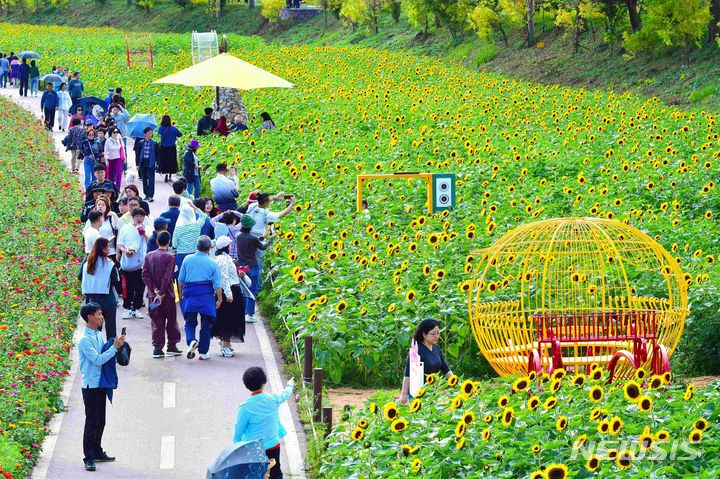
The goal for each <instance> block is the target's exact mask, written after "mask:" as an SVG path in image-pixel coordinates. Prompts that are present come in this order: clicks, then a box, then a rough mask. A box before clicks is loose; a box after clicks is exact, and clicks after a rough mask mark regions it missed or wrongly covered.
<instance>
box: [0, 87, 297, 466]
mask: <svg viewBox="0 0 720 479" xmlns="http://www.w3.org/2000/svg"><path fill="white" fill-rule="evenodd" d="M0 94H3V95H4V96H6V97H9V98H12V99H13V100H14V101H15V102H16V103H18V104H20V105H22V106H23V107H25V108H26V109H28V110H30V111H32V112H33V113H34V114H35V115H37V116H38V117H40V116H41V113H40V97H39V96H38V97H27V98H22V97H20V96H19V93H18V90H17V89H11V88H7V89H0ZM129 106H130V108H129V111H130V112H131V113H132V112H133V109H132V105H129ZM56 128H57V122H56ZM64 135H65V133H63V132H59V131H57V130H55V131H54V132H53V137H54V139H55V144H56V148H57V150H58V152H59V154H60V157H61V158H63V160H64V161H65V163H66V165H67V167H68V169H69V168H70V153H69V152H65V148H64V147H63V146H62V143H61V142H62V138H63V137H64ZM182 140H186V137H183V138H182ZM178 149H179V150H182V149H181V147H180V146H179V148H178ZM128 150H129V151H132V146H131V144H129V145H128ZM130 156H132V155H130ZM133 160H134V158H130V159H129V162H130V163H131V164H134V161H133ZM79 163H80V174H79V176H78V178H79V181H80V183H82V179H83V178H84V176H83V171H82V161H80V162H79ZM136 185H137V186H138V188H139V189H140V191H141V192H142V185H141V184H140V181H139V180H138V181H137V182H136ZM170 194H172V188H171V187H170V185H169V184H167V183H164V182H163V177H162V176H161V175H156V191H155V202H153V203H150V208H151V213H152V215H153V217H157V216H158V215H159V214H160V213H161V212H162V211H164V210H165V209H166V208H167V199H168V196H169V195H170ZM80 206H81V205H80V204H79V203H78V214H79V208H80ZM143 314H144V315H145V316H146V317H145V319H141V320H138V319H133V320H121V319H120V316H121V311H118V315H117V317H118V320H117V321H118V324H117V328H118V331H120V330H121V328H122V327H127V340H128V342H129V343H130V344H131V346H132V348H133V352H132V360H131V364H130V366H129V367H118V375H119V388H118V389H117V390H116V391H115V396H114V398H113V404H112V405H108V411H107V425H106V428H105V434H104V436H103V447H104V448H105V450H106V451H107V452H108V453H109V454H110V455H113V456H117V461H116V462H114V463H98V470H97V472H96V473H95V474H96V475H99V476H101V477H103V478H104V479H112V478H138V479H141V478H146V479H158V478H182V479H186V478H187V479H194V478H204V477H205V473H206V468H207V466H208V465H209V464H210V463H211V462H212V461H213V460H214V459H215V457H216V456H217V455H218V453H219V452H220V451H221V450H222V449H223V448H225V447H226V446H228V445H229V444H230V443H231V440H232V429H233V425H234V422H235V416H236V413H237V406H238V404H240V402H242V401H243V400H245V399H246V398H247V397H248V396H249V392H248V391H247V390H246V389H245V387H244V386H243V384H242V373H243V372H244V371H245V369H246V368H248V367H250V366H262V367H264V368H265V370H266V371H267V372H268V378H269V381H270V384H269V385H268V386H267V387H268V389H270V390H273V391H279V390H281V389H282V387H283V386H284V384H285V382H286V380H287V378H284V377H283V376H282V374H281V367H280V365H281V358H280V354H279V353H278V352H277V348H276V347H275V344H274V339H273V338H272V337H269V335H268V334H267V332H266V328H265V327H264V325H263V323H262V322H258V323H255V324H248V325H247V334H246V337H245V343H234V344H233V347H234V348H235V354H236V355H235V357H233V358H221V357H219V356H218V355H217V353H218V351H219V346H218V343H217V342H216V341H215V340H213V342H212V343H211V348H210V353H211V354H212V356H213V357H212V360H210V361H199V360H198V359H197V358H196V359H195V360H188V359H186V358H185V356H181V357H175V358H170V357H166V358H164V359H153V358H152V350H153V348H152V345H151V342H150V321H149V319H148V317H147V312H146V311H145V310H143ZM178 320H179V324H180V329H181V331H182V328H183V325H184V321H183V320H182V314H181V313H180V311H179V309H178ZM83 328H84V322H83V321H82V320H79V321H78V329H77V331H76V334H75V344H77V340H78V339H79V334H81V333H82V330H83ZM184 336H185V334H184V332H183V338H184ZM179 347H180V349H183V350H186V349H187V346H186V345H185V344H184V343H182V344H180V345H179ZM71 354H72V357H73V367H72V377H71V378H69V379H68V380H67V381H66V383H65V387H64V389H63V401H64V402H65V404H66V406H67V411H66V412H65V413H61V414H58V415H57V416H56V417H55V418H54V419H53V422H52V423H51V425H50V427H51V430H52V431H51V434H50V435H49V436H48V437H47V438H46V440H45V442H44V443H43V451H42V455H41V459H40V461H39V463H38V465H37V467H36V468H35V470H34V472H33V478H34V479H45V478H47V479H56V478H64V479H72V478H76V477H78V478H80V477H88V474H89V473H87V472H85V471H84V469H83V462H82V456H83V454H82V432H83V424H84V420H85V413H84V408H83V402H82V395H81V380H80V379H81V378H80V375H79V371H78V358H77V349H76V348H73V350H72V353H71ZM280 413H281V414H280V418H281V420H282V422H283V424H284V425H285V427H286V428H287V430H288V436H286V438H285V440H284V441H283V443H282V452H283V456H282V458H281V463H282V464H283V470H284V472H285V476H286V477H290V478H304V477H305V474H304V472H303V462H302V455H303V454H302V451H304V450H305V438H304V434H303V432H302V425H301V424H300V422H299V421H298V418H297V409H296V406H295V403H294V401H293V400H292V399H291V400H290V403H289V404H286V405H284V407H283V408H281V411H280Z"/></svg>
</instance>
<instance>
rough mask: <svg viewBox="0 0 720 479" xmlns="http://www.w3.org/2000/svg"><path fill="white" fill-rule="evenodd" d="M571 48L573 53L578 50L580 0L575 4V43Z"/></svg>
mask: <svg viewBox="0 0 720 479" xmlns="http://www.w3.org/2000/svg"><path fill="white" fill-rule="evenodd" d="M573 50H574V51H575V53H577V52H579V51H580V2H578V3H577V4H576V5H575V44H574V45H573Z"/></svg>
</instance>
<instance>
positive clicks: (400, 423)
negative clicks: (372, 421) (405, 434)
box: [390, 418, 408, 432]
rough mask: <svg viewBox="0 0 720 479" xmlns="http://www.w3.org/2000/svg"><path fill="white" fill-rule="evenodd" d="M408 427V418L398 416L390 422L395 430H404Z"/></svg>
mask: <svg viewBox="0 0 720 479" xmlns="http://www.w3.org/2000/svg"><path fill="white" fill-rule="evenodd" d="M407 427H408V422H407V419H403V418H398V419H395V420H394V421H393V422H392V424H390V429H391V430H392V431H395V432H402V431H404V430H405V429H407Z"/></svg>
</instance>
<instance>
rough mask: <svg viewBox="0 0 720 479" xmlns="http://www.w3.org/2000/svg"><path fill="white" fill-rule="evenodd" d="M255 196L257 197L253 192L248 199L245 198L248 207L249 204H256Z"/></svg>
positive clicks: (255, 192)
mask: <svg viewBox="0 0 720 479" xmlns="http://www.w3.org/2000/svg"><path fill="white" fill-rule="evenodd" d="M257 195H258V194H257V191H253V192H252V193H250V194H249V195H248V197H247V204H248V206H249V205H250V203H257Z"/></svg>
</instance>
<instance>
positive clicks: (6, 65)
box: [0, 53, 10, 88]
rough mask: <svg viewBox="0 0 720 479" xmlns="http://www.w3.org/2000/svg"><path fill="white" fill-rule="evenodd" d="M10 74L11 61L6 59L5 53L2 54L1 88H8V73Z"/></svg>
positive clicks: (0, 62)
mask: <svg viewBox="0 0 720 479" xmlns="http://www.w3.org/2000/svg"><path fill="white" fill-rule="evenodd" d="M9 72H10V60H8V59H7V58H6V57H5V54H4V53H0V84H2V85H0V86H2V87H3V88H7V81H8V73H9Z"/></svg>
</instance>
